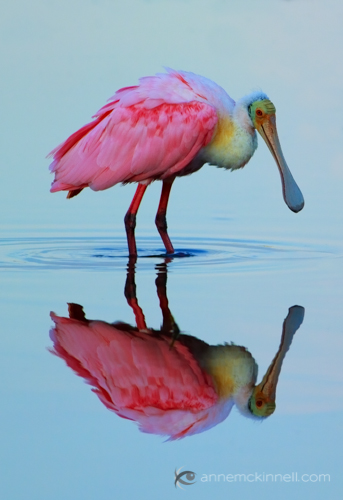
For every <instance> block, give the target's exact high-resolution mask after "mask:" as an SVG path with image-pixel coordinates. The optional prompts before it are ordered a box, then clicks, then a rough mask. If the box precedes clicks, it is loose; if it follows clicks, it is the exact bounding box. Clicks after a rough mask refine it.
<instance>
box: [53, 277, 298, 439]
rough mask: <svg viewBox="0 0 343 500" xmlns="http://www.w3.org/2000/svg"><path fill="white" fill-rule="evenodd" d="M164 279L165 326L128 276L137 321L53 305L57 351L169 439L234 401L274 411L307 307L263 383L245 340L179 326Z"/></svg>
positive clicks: (113, 403) (117, 406) (213, 420)
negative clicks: (93, 316)
mask: <svg viewBox="0 0 343 500" xmlns="http://www.w3.org/2000/svg"><path fill="white" fill-rule="evenodd" d="M129 280H130V277H129ZM163 280H164V277H163V276H161V275H160V276H159V277H158V278H157V288H158V294H159V298H160V305H161V309H162V313H163V326H162V328H161V330H153V329H151V328H147V326H146V323H145V318H144V315H143V312H142V310H141V309H140V307H139V305H138V303H137V299H136V297H135V296H134V292H133V293H131V292H132V290H134V289H135V285H134V283H131V284H130V283H127V287H126V295H127V298H128V302H129V303H130V305H131V306H132V308H133V310H134V313H135V316H136V323H137V327H134V326H131V325H128V324H126V323H120V322H116V323H113V324H110V323H106V322H104V321H94V320H87V319H86V317H85V314H84V312H83V309H82V307H81V306H80V305H78V304H69V318H64V317H60V316H57V315H56V314H54V313H51V318H52V320H53V321H54V323H55V326H54V328H53V329H52V330H51V332H50V336H51V339H52V340H53V342H54V349H53V350H51V352H52V353H53V354H55V355H57V356H59V357H60V358H62V359H64V361H65V362H66V363H67V365H68V366H69V367H70V368H72V369H73V370H74V371H75V373H76V374H77V375H79V376H81V377H83V378H84V379H85V380H86V381H87V382H88V383H89V384H90V385H91V386H93V389H92V390H93V392H94V393H95V394H96V395H97V396H98V398H99V399H100V401H101V402H102V403H103V404H104V405H105V406H106V408H108V409H109V410H112V411H113V412H115V413H116V414H117V415H118V416H120V417H122V418H127V419H129V420H133V421H136V422H137V423H138V425H139V428H140V430H141V431H143V432H147V433H152V434H159V435H165V436H169V439H180V438H183V437H185V436H189V435H193V434H197V433H200V432H204V431H206V430H208V429H210V428H212V427H214V426H215V425H217V424H219V423H220V422H222V421H223V420H225V419H226V418H227V417H228V415H229V414H230V412H231V409H232V408H233V406H234V405H236V406H237V408H238V410H239V411H240V412H241V413H242V414H243V415H244V416H246V417H252V418H259V419H261V418H266V417H269V416H270V415H271V414H272V413H273V412H274V410H275V398H276V386H277V382H278V377H279V374H280V371H281V366H282V362H283V359H284V357H285V355H286V353H287V351H288V349H289V347H290V345H291V342H292V339H293V336H294V334H295V332H296V330H297V329H298V328H299V326H300V325H301V323H302V321H303V317H304V309H303V308H302V307H299V306H294V307H292V308H290V310H289V313H288V316H287V318H286V320H285V321H284V325H283V333H282V338H281V343H280V347H279V350H278V352H277V354H276V356H275V357H274V359H273V361H272V363H271V364H270V366H269V368H268V370H267V372H266V374H265V376H264V377H263V379H262V381H261V383H260V384H258V385H255V383H256V378H257V364H256V362H255V360H254V358H253V357H252V355H251V354H250V353H249V351H248V350H247V349H246V348H245V347H241V346H237V345H233V344H224V345H216V346H211V345H209V344H207V343H206V342H203V341H202V340H200V339H198V338H196V337H192V336H190V335H180V334H179V333H180V332H179V329H178V327H177V325H176V324H175V321H174V319H173V317H172V315H171V313H170V311H169V308H168V300H167V297H166V295H165V293H164V291H165V287H164V283H163ZM161 282H162V283H161ZM130 290H131V291H130Z"/></svg>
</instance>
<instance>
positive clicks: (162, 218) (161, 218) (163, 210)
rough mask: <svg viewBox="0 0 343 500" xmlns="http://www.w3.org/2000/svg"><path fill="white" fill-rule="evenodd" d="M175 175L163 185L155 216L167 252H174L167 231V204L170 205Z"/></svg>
mask: <svg viewBox="0 0 343 500" xmlns="http://www.w3.org/2000/svg"><path fill="white" fill-rule="evenodd" d="M174 179H175V177H173V178H172V179H168V180H165V181H163V185H162V193H161V198H160V204H159V206H158V210H157V214H156V218H155V223H156V227H157V229H158V232H159V233H160V236H161V238H162V241H163V244H164V246H165V247H166V250H167V253H174V248H173V245H172V242H171V241H170V238H169V236H168V233H167V219H166V215H167V205H168V200H169V194H170V190H171V187H172V185H173V182H174Z"/></svg>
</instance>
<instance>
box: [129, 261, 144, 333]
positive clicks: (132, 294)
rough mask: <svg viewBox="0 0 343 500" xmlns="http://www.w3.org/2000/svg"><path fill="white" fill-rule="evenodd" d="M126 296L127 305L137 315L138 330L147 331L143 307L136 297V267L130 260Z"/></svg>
mask: <svg viewBox="0 0 343 500" xmlns="http://www.w3.org/2000/svg"><path fill="white" fill-rule="evenodd" d="M124 294H125V298H126V300H127V303H128V304H129V306H130V307H131V308H132V310H133V314H134V315H135V319H136V325H137V328H138V330H146V329H147V326H146V323H145V317H144V314H143V311H142V309H141V307H140V306H139V305H138V300H137V297H136V282H135V266H134V264H133V263H132V262H131V261H130V260H129V264H128V272H127V276H126V282H125V289H124Z"/></svg>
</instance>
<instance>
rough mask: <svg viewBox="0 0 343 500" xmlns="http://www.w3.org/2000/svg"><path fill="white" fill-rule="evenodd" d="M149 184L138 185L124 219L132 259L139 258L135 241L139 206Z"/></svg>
mask: <svg viewBox="0 0 343 500" xmlns="http://www.w3.org/2000/svg"><path fill="white" fill-rule="evenodd" d="M147 187H148V186H147V184H138V187H137V190H136V192H135V195H134V197H133V199H132V202H131V205H130V207H129V210H128V211H127V212H126V215H125V217H124V223H125V229H126V236H127V244H128V247H129V255H130V257H131V256H132V257H137V247H136V240H135V227H136V214H137V212H138V209H139V205H140V203H141V201H142V198H143V196H144V193H145V190H146V188H147Z"/></svg>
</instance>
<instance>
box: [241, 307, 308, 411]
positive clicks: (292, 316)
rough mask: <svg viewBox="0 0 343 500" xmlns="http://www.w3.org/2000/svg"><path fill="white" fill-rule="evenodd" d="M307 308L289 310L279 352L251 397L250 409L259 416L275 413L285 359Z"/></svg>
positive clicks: (284, 323) (291, 308)
mask: <svg viewBox="0 0 343 500" xmlns="http://www.w3.org/2000/svg"><path fill="white" fill-rule="evenodd" d="M304 314H305V309H304V308H303V307H301V306H293V307H290V308H289V310H288V315H287V317H286V319H285V321H284V322H283V327H282V337H281V342H280V346H279V349H278V352H277V353H276V355H275V358H274V359H273V361H272V362H271V364H270V366H269V368H268V370H267V373H266V374H265V376H264V377H263V380H262V382H261V383H260V384H258V385H257V386H256V387H255V389H254V391H253V393H252V396H251V399H250V405H249V406H250V410H251V412H252V413H253V414H254V415H256V416H258V417H269V415H271V414H272V413H274V411H275V408H276V404H275V400H276V386H277V383H278V379H279V375H280V372H281V367H282V363H283V360H284V358H285V356H286V353H287V351H288V349H289V348H290V346H291V343H292V340H293V336H294V334H295V332H296V331H297V330H298V328H299V327H300V325H301V324H302V322H303V319H304Z"/></svg>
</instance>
